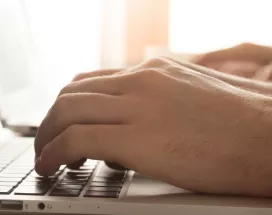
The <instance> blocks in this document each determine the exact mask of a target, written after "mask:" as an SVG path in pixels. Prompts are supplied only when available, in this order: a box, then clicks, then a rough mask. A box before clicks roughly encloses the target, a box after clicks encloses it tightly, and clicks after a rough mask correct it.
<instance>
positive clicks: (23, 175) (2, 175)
mask: <svg viewBox="0 0 272 215" xmlns="http://www.w3.org/2000/svg"><path fill="white" fill-rule="evenodd" d="M24 177H26V174H24V173H20V174H9V173H5V174H4V173H1V174H0V179H1V178H24Z"/></svg>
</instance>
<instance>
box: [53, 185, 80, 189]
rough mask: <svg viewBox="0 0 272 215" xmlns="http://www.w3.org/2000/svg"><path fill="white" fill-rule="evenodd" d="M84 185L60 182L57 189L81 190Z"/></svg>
mask: <svg viewBox="0 0 272 215" xmlns="http://www.w3.org/2000/svg"><path fill="white" fill-rule="evenodd" d="M82 188H83V185H80V184H58V185H57V186H56V189H58V190H81V189H82Z"/></svg>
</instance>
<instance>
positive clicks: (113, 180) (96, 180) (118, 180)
mask: <svg viewBox="0 0 272 215" xmlns="http://www.w3.org/2000/svg"><path fill="white" fill-rule="evenodd" d="M92 181H93V182H123V181H124V179H117V178H108V177H97V176H95V177H94V178H93V180H92Z"/></svg>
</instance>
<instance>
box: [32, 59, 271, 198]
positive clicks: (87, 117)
mask: <svg viewBox="0 0 272 215" xmlns="http://www.w3.org/2000/svg"><path fill="white" fill-rule="evenodd" d="M192 66H193V67H194V65H193V64H190V65H189V64H188V65H184V64H183V63H177V62H175V61H172V60H169V59H165V58H156V59H152V60H148V61H146V62H143V63H141V64H139V65H137V66H135V67H131V68H128V69H124V70H106V71H107V72H105V71H98V72H96V74H93V75H90V74H89V75H87V74H86V76H85V78H82V79H81V78H79V77H77V80H76V81H74V82H72V83H71V84H69V85H67V86H66V87H64V88H63V89H62V91H61V92H60V94H59V96H58V98H57V100H56V102H55V104H54V105H53V106H52V108H51V109H50V111H49V112H48V114H47V116H46V117H45V119H44V120H43V122H42V124H41V126H40V128H39V131H38V134H37V137H36V139H35V151H36V157H37V161H36V165H35V169H36V171H37V172H38V173H39V174H41V175H45V176H47V175H51V174H53V173H54V172H56V171H57V170H58V168H59V166H60V165H62V164H71V163H74V162H76V161H78V160H80V159H82V158H90V159H98V160H106V161H110V162H115V163H118V164H120V165H122V166H125V167H127V168H129V169H132V170H135V171H137V172H139V173H142V174H146V175H150V176H152V177H154V178H157V179H160V180H163V181H166V182H168V183H170V184H173V185H175V186H178V187H182V188H184V189H188V190H192V191H197V192H204V193H216V194H219V193H220V194H221V193H223V194H239V195H251V196H272V184H271V179H272V171H271V166H272V158H271V149H272V145H271V144H270V143H271V141H272V133H271V127H272V122H271V121H272V98H271V96H270V95H269V93H268V94H267V93H262V92H253V91H252V90H248V89H244V88H243V87H240V86H239V85H237V84H232V83H229V82H228V81H224V80H221V79H220V78H218V77H213V76H212V75H211V74H212V73H214V71H213V70H211V71H210V72H211V74H210V75H209V74H208V71H204V70H203V68H202V67H197V68H193V67H192ZM103 73H107V74H104V75H103ZM81 76H84V75H81ZM214 76H216V75H214ZM230 80H232V79H230ZM239 81H240V82H239V83H240V84H241V81H242V80H239ZM255 85H256V83H255V82H254V84H253V86H255ZM257 86H258V87H257V88H258V89H263V88H266V87H263V86H259V85H258V84H257ZM255 87H256V86H255Z"/></svg>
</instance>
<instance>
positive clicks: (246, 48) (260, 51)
mask: <svg viewBox="0 0 272 215" xmlns="http://www.w3.org/2000/svg"><path fill="white" fill-rule="evenodd" d="M271 61H272V48H270V47H266V46H259V45H255V44H250V43H244V44H241V45H238V46H234V47H232V48H228V49H223V50H219V51H214V52H210V53H206V54H203V55H198V56H196V57H195V58H193V60H192V62H193V63H196V64H199V65H202V66H205V67H208V68H211V69H215V70H218V71H221V72H225V73H229V74H233V75H237V76H242V77H246V78H252V79H255V80H261V81H271V80H272V70H271V69H270V68H271V66H270V67H269V69H268V68H267V65H268V64H269V63H270V62H271Z"/></svg>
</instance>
